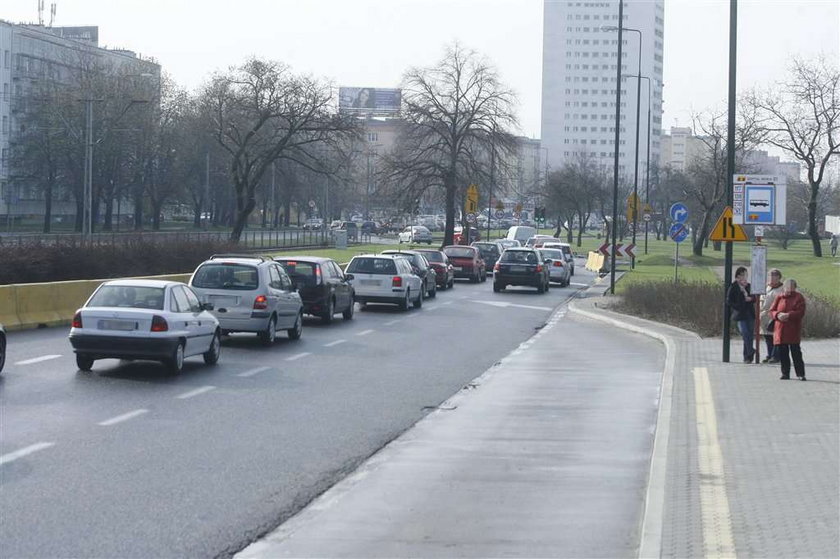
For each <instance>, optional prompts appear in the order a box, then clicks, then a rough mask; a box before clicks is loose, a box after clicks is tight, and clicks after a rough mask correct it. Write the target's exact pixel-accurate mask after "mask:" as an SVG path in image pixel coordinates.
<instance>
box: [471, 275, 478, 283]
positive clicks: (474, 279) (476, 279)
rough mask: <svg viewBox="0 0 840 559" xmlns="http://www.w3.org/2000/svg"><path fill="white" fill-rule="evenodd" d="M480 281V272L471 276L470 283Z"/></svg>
mask: <svg viewBox="0 0 840 559" xmlns="http://www.w3.org/2000/svg"><path fill="white" fill-rule="evenodd" d="M478 282H479V278H478V274H476V275H474V276H473V277H471V278H470V283H478Z"/></svg>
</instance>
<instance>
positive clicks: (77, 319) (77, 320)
mask: <svg viewBox="0 0 840 559" xmlns="http://www.w3.org/2000/svg"><path fill="white" fill-rule="evenodd" d="M72 326H73V328H81V327H82V313H81V312H77V313H76V314H74V315H73V324H72Z"/></svg>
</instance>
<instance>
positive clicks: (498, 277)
mask: <svg viewBox="0 0 840 559" xmlns="http://www.w3.org/2000/svg"><path fill="white" fill-rule="evenodd" d="M548 274H549V269H548V266H547V265H546V262H545V259H544V258H543V256H542V254H541V253H540V251H539V250H535V249H532V248H526V247H522V248H509V249H507V250H506V251H504V252H503V253H502V256H501V258H499V261H498V262H496V266H495V268H494V270H493V291H495V292H496V293H498V292H499V291H502V290H503V289H505V288H506V287H507V286H508V285H526V286H530V287H536V288H537V293H545V292H546V291H548V287H549V275H548Z"/></svg>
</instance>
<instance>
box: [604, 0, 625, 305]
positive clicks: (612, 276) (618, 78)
mask: <svg viewBox="0 0 840 559" xmlns="http://www.w3.org/2000/svg"><path fill="white" fill-rule="evenodd" d="M618 21H624V0H618ZM601 29H602V30H603V31H609V30H610V29H609V28H606V27H602V28H601ZM623 29H624V28H623V27H621V26H618V28H617V30H618V58H617V60H618V62H616V65H615V143H614V145H613V211H612V243H611V244H612V246H611V248H610V293H611V294H615V243H616V238H617V234H618V142H619V139H620V135H621V54H622V48H621V41H622V40H623V36H622V30H623Z"/></svg>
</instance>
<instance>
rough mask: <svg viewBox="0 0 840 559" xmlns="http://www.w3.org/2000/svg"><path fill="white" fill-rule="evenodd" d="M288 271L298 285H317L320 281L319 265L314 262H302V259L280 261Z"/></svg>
mask: <svg viewBox="0 0 840 559" xmlns="http://www.w3.org/2000/svg"><path fill="white" fill-rule="evenodd" d="M277 263H278V264H280V265H281V266H283V269H284V270H286V273H287V274H289V276H291V277H292V279H294V280H295V281H296V282H297V283H298V285H316V284H317V283H318V278H317V275H316V274H317V270H318V265H317V264H315V263H313V262H302V261H300V260H286V261H278V262H277Z"/></svg>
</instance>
